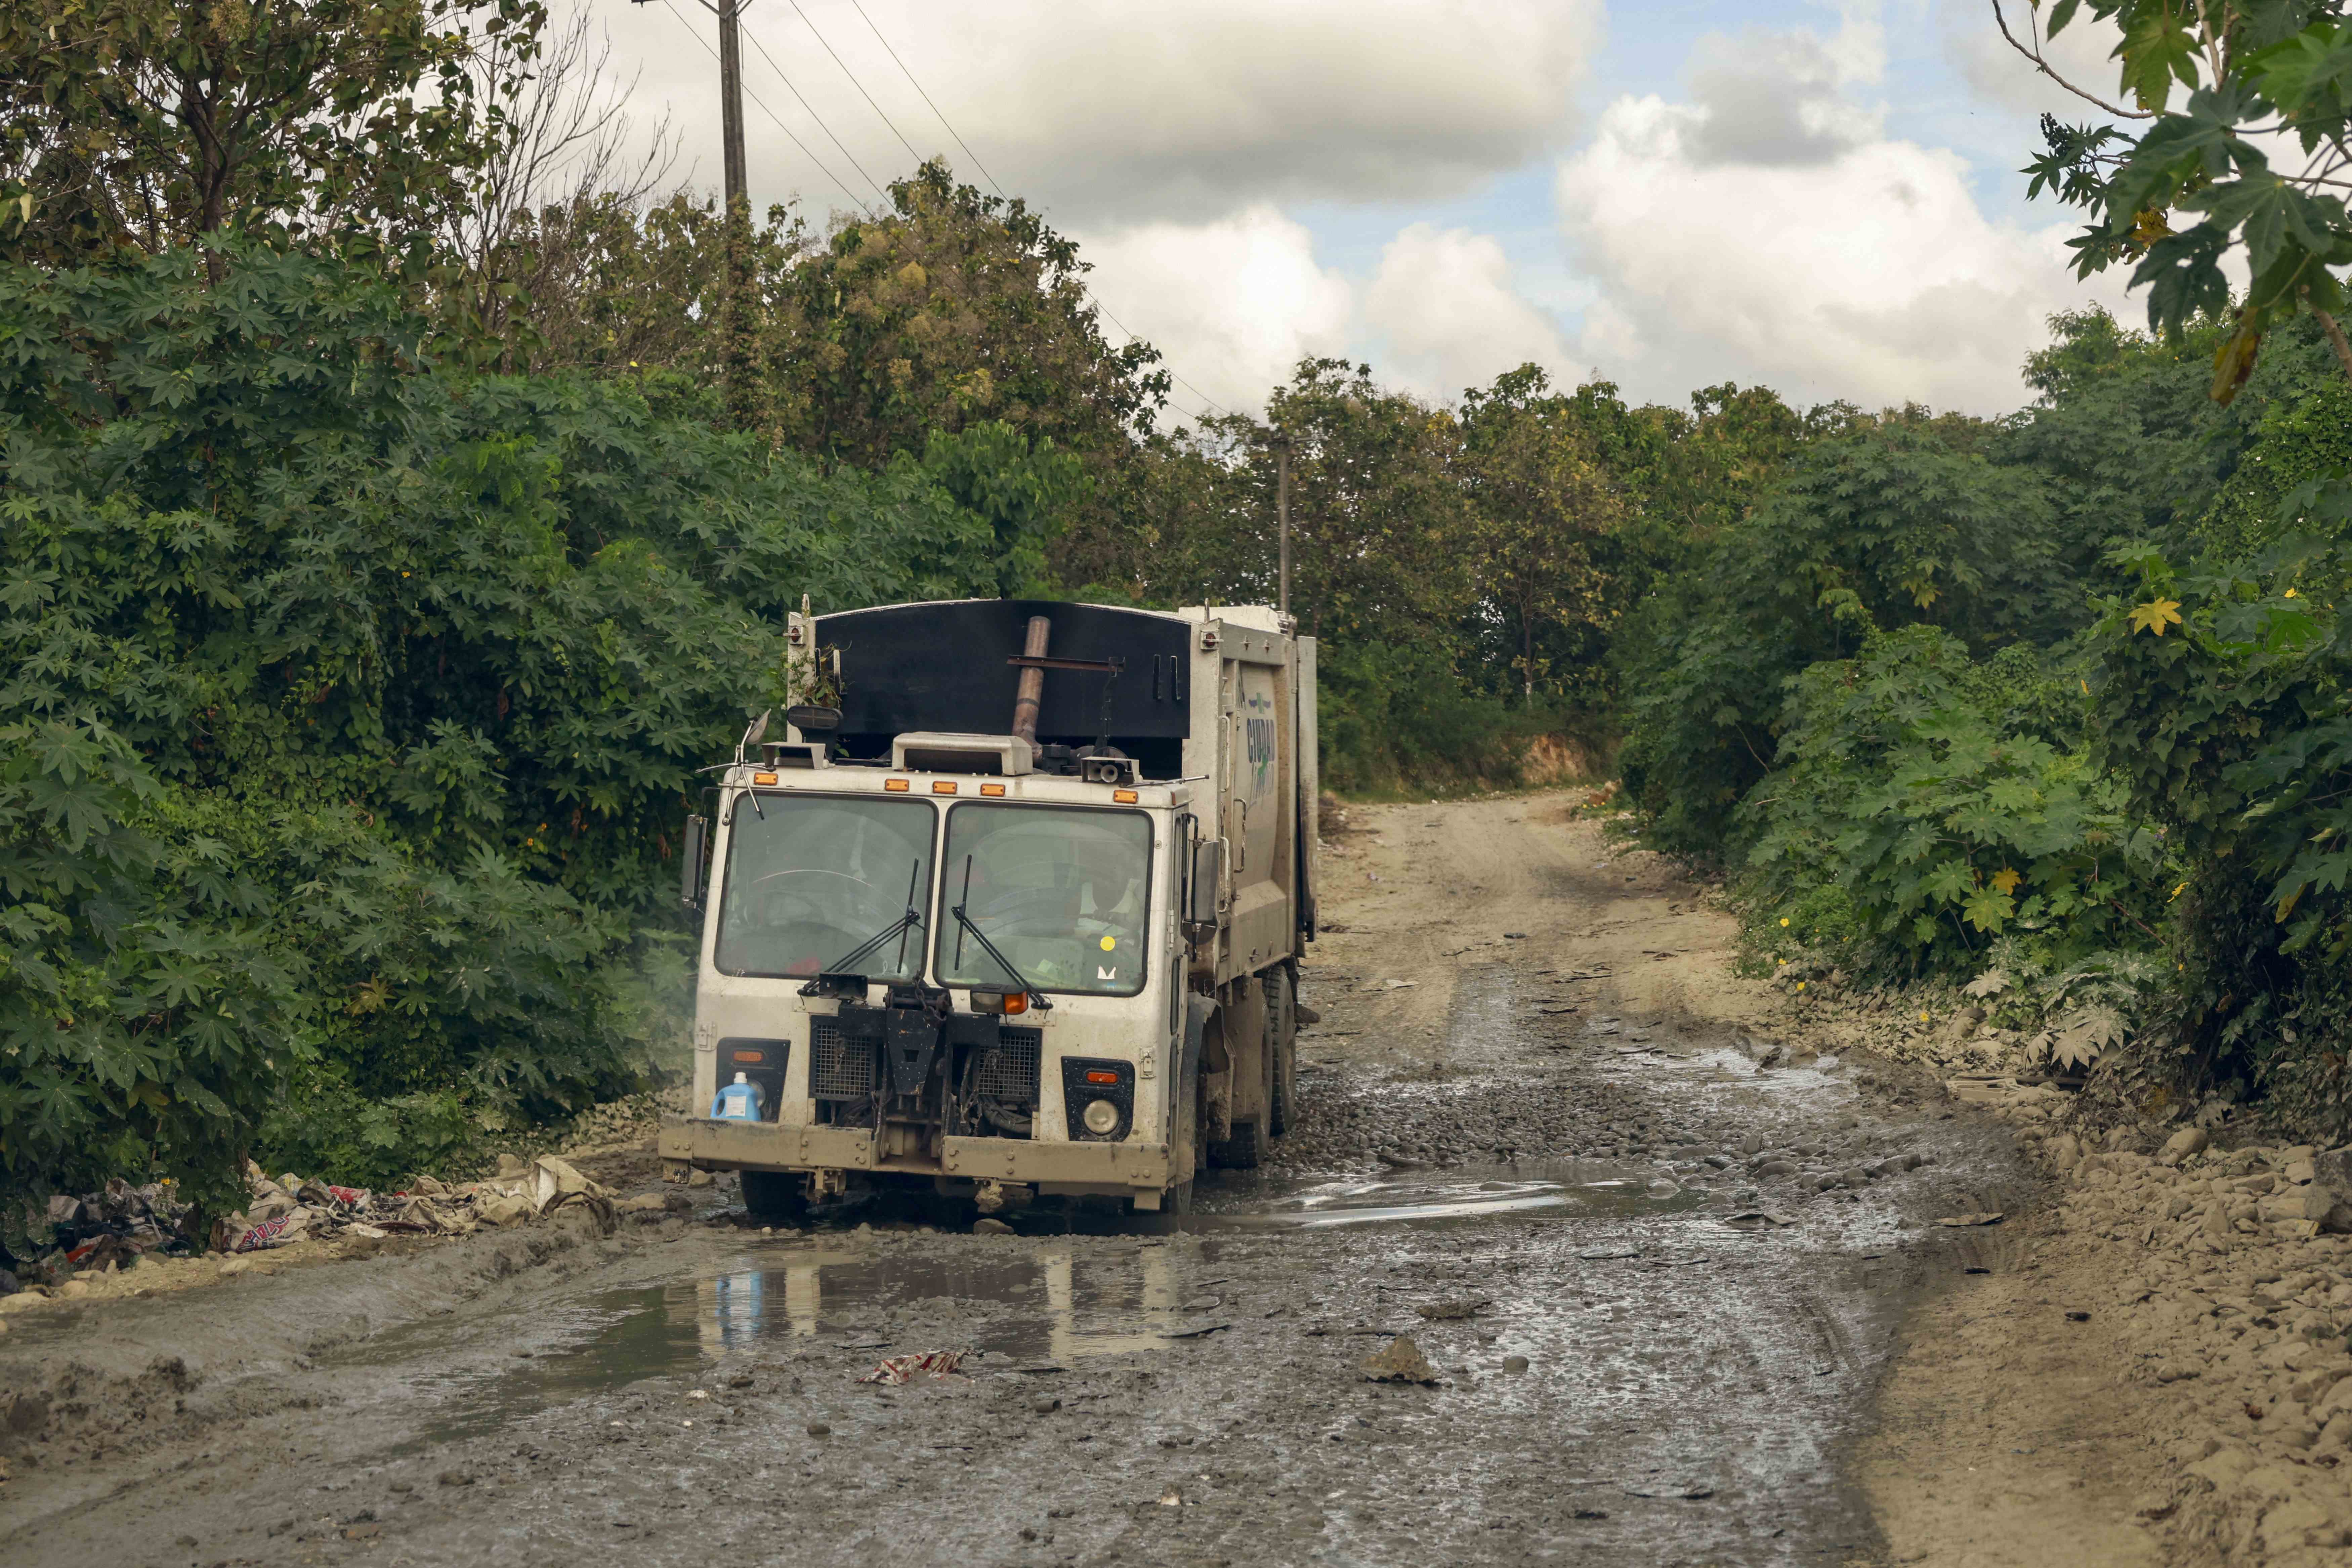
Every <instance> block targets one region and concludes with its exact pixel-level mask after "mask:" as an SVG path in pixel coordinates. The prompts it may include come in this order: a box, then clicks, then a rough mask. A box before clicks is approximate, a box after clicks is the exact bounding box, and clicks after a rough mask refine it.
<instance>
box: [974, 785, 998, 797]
mask: <svg viewBox="0 0 2352 1568" xmlns="http://www.w3.org/2000/svg"><path fill="white" fill-rule="evenodd" d="M980 793H981V794H982V795H988V796H990V797H991V798H993V797H995V796H997V795H1003V793H1004V786H1003V784H982V785H981V786H980Z"/></svg>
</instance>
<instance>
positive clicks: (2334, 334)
mask: <svg viewBox="0 0 2352 1568" xmlns="http://www.w3.org/2000/svg"><path fill="white" fill-rule="evenodd" d="M2311 313H2312V314H2313V315H2315V316H2316V317H2318V318H2319V326H2320V330H2321V331H2325V332H2326V334H2327V344H2328V346H2329V347H2330V348H2332V349H2334V350H2335V351H2336V363H2338V364H2340V365H2342V366H2343V367H2344V374H2346V375H2352V342H2345V341H2344V329H2343V328H2342V327H2339V326H2337V325H2336V318H2335V317H2333V316H2331V315H2329V314H2328V313H2327V312H2326V311H2325V310H2321V309H2320V308H2319V307H2318V306H2316V305H2314V306H2312V307H2311Z"/></svg>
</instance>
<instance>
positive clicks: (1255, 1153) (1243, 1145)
mask: <svg viewBox="0 0 2352 1568" xmlns="http://www.w3.org/2000/svg"><path fill="white" fill-rule="evenodd" d="M1264 1159H1265V1138H1264V1137H1263V1136H1262V1135H1261V1134H1260V1133H1259V1131H1258V1125H1257V1122H1256V1121H1255V1120H1252V1121H1236V1122H1234V1135H1233V1136H1232V1137H1230V1138H1221V1139H1219V1140H1218V1141H1217V1142H1214V1143H1212V1144H1210V1145H1209V1163H1211V1164H1212V1165H1223V1167H1224V1168H1225V1169H1226V1170H1228V1171H1255V1170H1256V1169H1257V1167H1258V1163H1259V1162H1260V1161H1262V1160H1264Z"/></svg>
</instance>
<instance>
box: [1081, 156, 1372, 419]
mask: <svg viewBox="0 0 2352 1568" xmlns="http://www.w3.org/2000/svg"><path fill="white" fill-rule="evenodd" d="M1081 254H1083V255H1084V256H1085V257H1086V258H1087V260H1089V261H1091V262H1093V263H1094V266H1095V270H1094V273H1093V275H1092V277H1091V279H1089V282H1090V283H1091V284H1092V286H1093V287H1094V289H1095V291H1096V294H1097V298H1099V299H1101V300H1105V301H1106V302H1108V305H1109V307H1110V309H1111V310H1113V311H1114V312H1115V313H1116V314H1117V315H1118V319H1119V321H1122V322H1124V323H1125V324H1126V325H1127V327H1128V328H1129V330H1131V331H1134V332H1135V333H1137V334H1138V335H1139V336H1140V337H1143V338H1145V339H1147V340H1149V341H1150V342H1152V343H1153V344H1155V345H1157V346H1158V347H1159V349H1160V352H1161V353H1164V354H1165V355H1166V356H1167V359H1168V363H1169V364H1170V365H1171V367H1172V368H1173V369H1174V370H1175V371H1176V372H1177V373H1178V374H1181V375H1182V376H1183V377H1184V378H1185V380H1187V381H1189V382H1191V383H1192V386H1193V387H1194V388H1197V389H1198V390H1199V392H1202V393H1205V394H1206V395H1209V396H1210V397H1212V398H1214V399H1215V400H1216V401H1217V402H1219V403H1222V404H1223V405H1225V406H1226V407H1228V408H1234V409H1249V410H1255V409H1256V408H1258V407H1260V406H1262V405H1264V403H1265V395H1266V392H1267V390H1268V389H1269V388H1270V387H1272V386H1274V385H1276V384H1278V383H1280V382H1284V381H1287V380H1288V379H1289V378H1290V372H1291V367H1292V366H1293V365H1295V364H1296V363H1297V362H1298V360H1299V358H1300V357H1301V356H1302V355H1306V354H1339V353H1346V352H1347V348H1348V342H1349V328H1350V323H1351V321H1352V318H1353V314H1354V308H1355V301H1354V291H1353V290H1352V289H1350V288H1349V284H1348V281H1347V279H1344V278H1341V277H1340V276H1339V275H1338V274H1337V273H1334V272H1330V271H1327V270H1325V269H1324V268H1322V267H1320V266H1319V265H1318V264H1317V262H1316V259H1315V241H1314V237H1313V236H1311V235H1309V234H1308V233H1307V229H1306V227H1305V226H1303V225H1300V224H1298V223H1297V222H1295V221H1293V220H1292V219H1290V218H1287V217H1285V216H1283V215H1282V214H1281V213H1279V212H1278V211H1276V209H1275V208H1274V207H1273V206H1272V205H1270V204H1266V203H1258V204H1255V205H1251V206H1249V207H1247V208H1245V209H1244V210H1243V211H1241V212H1239V213H1236V214H1234V216H1230V217H1225V218H1220V219H1217V220H1215V221H1214V222H1211V223H1203V224H1174V223H1153V224H1143V225H1139V226H1136V227H1133V228H1128V229H1123V230H1118V231H1115V232H1111V233H1108V234H1103V235H1096V236H1082V237H1081ZM1113 336H1114V341H1116V335H1115V334H1113ZM1173 401H1174V402H1175V403H1176V404H1177V405H1181V407H1183V408H1190V409H1194V410H1197V409H1198V407H1199V405H1200V399H1199V397H1198V396H1196V395H1194V393H1193V391H1192V389H1188V388H1186V387H1183V386H1179V387H1177V388H1176V389H1175V393H1174V398H1173ZM1180 417H1181V415H1180Z"/></svg>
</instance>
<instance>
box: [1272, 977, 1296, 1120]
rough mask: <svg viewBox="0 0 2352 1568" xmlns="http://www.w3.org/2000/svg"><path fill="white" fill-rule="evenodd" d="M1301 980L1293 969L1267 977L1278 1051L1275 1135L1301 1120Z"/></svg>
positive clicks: (1275, 1085) (1275, 1054) (1275, 1059)
mask: <svg viewBox="0 0 2352 1568" xmlns="http://www.w3.org/2000/svg"><path fill="white" fill-rule="evenodd" d="M1297 985H1298V982H1297V980H1295V979H1294V978H1292V976H1291V973H1290V970H1289V968H1288V967H1287V966H1285V967H1283V968H1279V969H1276V970H1272V971H1269V972H1268V973H1267V974H1266V977H1265V1028H1266V1035H1267V1038H1268V1042H1269V1044H1270V1045H1271V1047H1272V1048H1273V1051H1274V1094H1273V1097H1272V1100H1270V1102H1269V1103H1271V1104H1272V1105H1273V1107H1274V1117H1273V1121H1274V1135H1275V1136H1276V1137H1277V1138H1279V1137H1281V1136H1282V1135H1283V1134H1284V1133H1286V1132H1287V1131H1290V1128H1291V1124H1292V1123H1293V1122H1295V1121H1297V1119H1298V990H1297Z"/></svg>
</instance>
